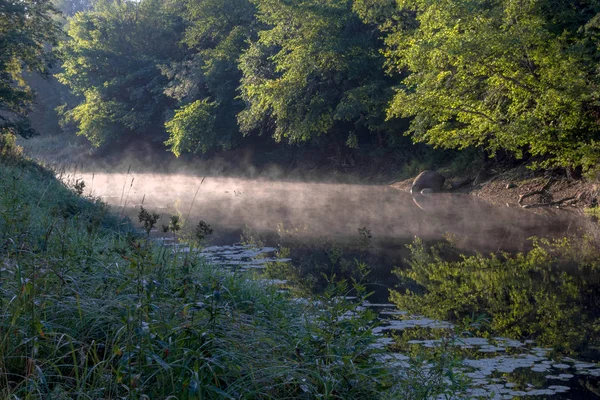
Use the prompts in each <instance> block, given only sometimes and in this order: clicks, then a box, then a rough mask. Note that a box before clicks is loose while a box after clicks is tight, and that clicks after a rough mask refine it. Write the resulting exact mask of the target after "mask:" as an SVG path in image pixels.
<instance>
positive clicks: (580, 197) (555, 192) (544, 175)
mask: <svg viewBox="0 0 600 400" xmlns="http://www.w3.org/2000/svg"><path fill="white" fill-rule="evenodd" d="M465 178H470V179H472V181H471V183H469V184H467V185H465V186H462V187H460V188H458V189H452V187H451V185H452V183H453V182H457V181H460V180H461V179H465ZM413 179H414V178H410V179H406V180H403V181H400V182H395V183H393V184H392V185H391V186H392V187H394V188H396V189H399V190H402V191H407V192H408V191H410V187H411V185H412V181H413ZM444 189H445V190H447V191H455V192H459V193H469V194H471V195H473V196H476V197H478V198H480V199H482V200H484V201H486V202H488V203H490V204H493V205H495V206H500V207H521V208H526V209H531V210H541V209H548V208H554V209H561V210H564V211H569V212H575V213H581V214H583V211H584V209H586V208H590V207H595V206H597V205H598V203H599V202H600V184H598V183H597V182H589V181H586V180H585V179H570V178H568V177H566V176H564V175H563V176H561V175H559V174H553V173H551V172H548V171H546V172H533V171H531V170H528V169H527V168H525V167H518V168H514V169H508V170H504V171H495V170H492V171H490V172H488V173H486V176H485V177H484V178H483V179H482V177H481V176H479V177H477V176H453V177H448V178H447V179H446V183H445V185H444Z"/></svg>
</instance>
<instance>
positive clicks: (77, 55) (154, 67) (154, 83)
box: [58, 0, 183, 146]
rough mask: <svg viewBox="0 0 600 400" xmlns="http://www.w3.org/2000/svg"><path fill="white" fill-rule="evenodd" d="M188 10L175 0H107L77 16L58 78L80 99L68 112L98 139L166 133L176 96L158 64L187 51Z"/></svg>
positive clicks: (86, 133)
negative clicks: (184, 17) (184, 48)
mask: <svg viewBox="0 0 600 400" xmlns="http://www.w3.org/2000/svg"><path fill="white" fill-rule="evenodd" d="M181 13H182V11H181V10H180V9H178V2H176V1H174V2H171V1H167V2H163V1H160V0H142V1H140V2H134V1H115V2H113V1H109V0H106V1H99V2H98V3H97V4H96V7H95V8H94V10H93V11H89V12H80V13H77V14H76V15H75V16H74V17H73V18H72V19H71V21H70V24H69V31H68V33H69V36H70V40H68V41H66V42H65V43H63V44H62V45H61V46H60V52H61V55H62V57H63V72H62V73H60V74H59V75H58V77H59V80H60V81H61V82H62V83H64V84H66V85H69V87H70V88H71V90H72V92H73V93H75V94H76V95H78V96H80V98H81V102H80V103H79V104H77V105H76V106H75V107H73V108H71V109H68V110H64V112H65V116H66V119H67V120H69V121H72V122H74V123H75V124H76V125H77V127H78V129H79V134H81V135H84V136H86V137H87V138H88V139H89V140H90V141H91V143H92V144H94V145H95V146H100V145H102V144H104V143H107V142H111V141H113V140H117V139H121V138H130V137H132V136H135V135H143V136H144V138H146V139H147V140H156V139H162V140H164V128H163V124H164V120H165V112H166V110H168V109H169V108H171V107H172V106H173V101H172V99H170V98H169V97H168V96H166V95H165V94H164V90H165V89H166V86H167V84H168V79H167V78H166V77H165V76H164V75H163V74H162V72H161V69H160V67H159V66H160V65H163V64H166V63H169V62H170V61H171V60H176V59H178V58H180V57H181V56H182V51H181V49H180V47H179V46H178V43H179V41H180V40H181V36H182V32H183V22H182V19H181V17H179V15H181Z"/></svg>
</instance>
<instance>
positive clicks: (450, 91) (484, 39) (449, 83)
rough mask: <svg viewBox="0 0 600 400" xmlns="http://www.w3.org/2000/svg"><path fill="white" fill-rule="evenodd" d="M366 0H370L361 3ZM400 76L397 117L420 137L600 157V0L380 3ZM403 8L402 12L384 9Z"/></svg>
mask: <svg viewBox="0 0 600 400" xmlns="http://www.w3.org/2000/svg"><path fill="white" fill-rule="evenodd" d="M360 3H366V1H361V2H360ZM374 3H375V4H376V5H377V6H378V7H379V8H375V9H374V10H375V12H370V13H368V12H366V11H365V12H364V13H363V17H364V18H366V19H367V20H377V19H379V21H378V22H379V26H380V28H381V29H382V30H383V31H384V32H385V33H386V37H385V40H386V44H387V50H386V57H387V59H388V67H389V69H390V71H391V72H393V73H395V74H398V75H400V76H401V77H402V78H403V84H402V85H401V86H400V87H399V88H398V91H397V93H396V95H395V97H394V100H393V101H392V103H391V104H390V106H389V109H388V114H389V116H390V117H400V116H403V117H411V118H412V124H411V128H410V132H411V133H412V135H413V137H414V139H415V140H416V141H423V142H427V143H430V144H432V145H434V146H441V147H452V148H465V147H468V146H483V147H484V148H486V149H488V150H490V151H491V152H492V153H493V152H495V151H496V150H498V149H508V150H510V151H512V152H514V153H515V154H517V155H522V154H523V152H524V151H527V152H529V153H530V154H531V155H534V156H538V155H539V156H544V157H545V161H546V164H545V165H563V166H576V165H583V166H584V167H590V166H593V165H595V164H596V163H597V162H598V161H600V129H599V125H598V122H599V116H600V107H599V103H598V82H599V80H598V69H597V61H598V55H599V53H598V40H597V38H596V37H594V34H593V29H592V25H593V24H594V21H595V17H596V16H597V14H598V12H599V11H600V3H599V2H598V1H596V0H576V1H564V0H523V1H518V2H515V1H510V0H452V1H437V0H398V1H397V2H396V3H397V4H396V5H392V4H390V1H389V0H375V1H374ZM390 7H391V8H393V9H394V12H393V13H391V14H390V15H391V16H392V18H385V17H383V16H382V14H381V13H378V12H377V11H378V10H382V9H386V8H388V9H389V8H390Z"/></svg>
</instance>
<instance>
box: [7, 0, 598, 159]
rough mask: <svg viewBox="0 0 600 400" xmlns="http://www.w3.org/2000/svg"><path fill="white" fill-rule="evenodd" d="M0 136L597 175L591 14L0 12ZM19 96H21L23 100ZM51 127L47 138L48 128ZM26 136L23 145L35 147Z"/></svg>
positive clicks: (368, 5) (428, 7)
mask: <svg viewBox="0 0 600 400" xmlns="http://www.w3.org/2000/svg"><path fill="white" fill-rule="evenodd" d="M1 7H2V11H1V13H2V14H1V15H2V16H3V18H2V21H1V22H0V23H1V24H2V25H1V28H0V29H1V36H0V37H1V43H0V48H2V63H1V64H0V70H1V76H2V95H1V96H0V102H1V103H0V107H1V109H2V115H1V118H2V125H1V127H2V131H3V132H5V133H6V132H11V133H13V134H17V135H22V136H31V135H32V134H34V131H33V129H32V128H31V124H30V123H29V122H28V120H27V112H28V106H29V105H30V104H31V103H32V102H34V101H36V100H35V93H34V92H35V91H34V90H32V88H31V86H35V85H31V82H34V81H35V79H34V77H32V74H31V73H32V72H38V73H41V74H42V75H46V76H48V77H49V79H51V80H52V83H53V84H52V85H50V86H47V87H46V88H45V89H44V90H43V91H41V92H40V93H38V99H37V101H38V103H39V102H41V103H43V107H44V108H45V110H46V112H45V113H44V114H43V115H38V116H36V118H37V119H38V120H40V121H38V123H37V126H43V127H45V128H46V129H48V130H51V129H57V130H60V131H64V132H69V133H71V134H73V133H76V134H77V135H81V136H83V137H85V138H87V140H89V142H90V143H91V144H92V145H93V146H96V147H101V148H102V147H103V146H105V147H106V146H111V145H113V146H114V145H115V144H118V143H127V142H129V141H132V140H137V141H139V140H141V141H146V142H150V143H156V144H159V145H161V146H164V147H165V148H166V149H168V150H169V151H171V152H172V153H174V154H175V155H177V156H179V155H181V154H184V153H198V154H206V153H213V154H214V153H215V152H219V151H221V150H226V149H231V148H235V147H236V146H240V144H241V143H243V140H244V138H250V139H251V140H252V138H255V139H256V140H259V137H260V140H261V141H262V143H265V140H268V141H271V142H274V143H281V144H282V145H286V144H287V145H289V144H292V145H295V146H303V145H307V144H309V145H313V146H317V147H321V148H327V147H328V146H337V147H338V148H339V147H342V148H350V149H359V151H360V149H362V150H363V151H365V152H370V153H369V154H372V156H371V157H377V154H378V153H377V151H373V149H375V150H376V149H396V150H398V151H402V150H404V151H405V150H406V149H409V148H411V147H413V146H414V144H415V143H425V144H427V145H429V146H433V147H436V148H450V149H459V150H463V149H468V148H476V149H479V150H481V151H483V152H484V154H486V155H487V156H490V157H493V156H494V155H496V154H499V153H503V154H510V156H511V157H514V158H516V159H526V160H532V161H533V164H534V165H535V166H537V167H544V168H549V167H557V166H558V167H565V168H571V169H575V168H583V169H584V170H588V169H590V168H594V167H595V166H596V165H597V164H598V161H599V158H600V144H599V138H600V134H599V132H600V130H599V124H598V121H599V118H600V104H599V103H598V102H599V90H600V89H599V86H598V83H599V82H600V75H599V72H600V71H599V70H598V58H599V55H600V50H599V41H598V32H599V30H598V29H599V28H600V25H599V22H600V17H599V15H600V14H598V13H599V12H600V2H598V1H595V0H576V1H568V0H522V1H510V0H493V1H490V0H456V1H443V2H439V1H429V0H307V1H285V0H168V1H159V0H141V1H122V0H96V1H91V0H90V1H86V0H60V1H51V0H43V1H39V0H36V1H33V0H31V1H30V0H19V1H6V0H3V1H2V3H1ZM34 83H35V82H34ZM59 123H60V127H59V126H58V124H59ZM38 130H40V129H38Z"/></svg>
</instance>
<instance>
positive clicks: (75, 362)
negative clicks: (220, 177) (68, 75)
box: [0, 153, 464, 399]
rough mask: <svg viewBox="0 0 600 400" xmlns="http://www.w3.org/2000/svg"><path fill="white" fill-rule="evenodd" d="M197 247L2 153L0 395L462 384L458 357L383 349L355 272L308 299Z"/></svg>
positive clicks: (209, 393) (304, 393) (356, 391)
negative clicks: (153, 232) (425, 360)
mask: <svg viewBox="0 0 600 400" xmlns="http://www.w3.org/2000/svg"><path fill="white" fill-rule="evenodd" d="M76 183H77V182H75V184H76ZM190 245H191V246H194V244H193V242H192V243H190ZM192 254H193V251H192V252H186V251H181V252H179V251H175V249H174V248H173V247H171V246H164V245H160V244H157V243H155V242H154V241H153V240H150V239H148V238H147V237H146V236H145V235H144V234H140V233H136V232H135V231H134V230H132V228H131V224H130V222H128V221H127V220H126V219H123V218H122V217H120V216H119V215H115V214H113V213H112V212H111V211H110V210H109V209H108V207H106V206H105V204H104V203H102V202H100V201H98V200H95V199H93V198H90V197H86V196H84V195H83V194H82V187H81V186H79V187H78V186H77V185H74V187H73V188H70V187H67V186H66V185H65V184H64V183H62V182H60V181H58V180H56V178H55V177H54V175H53V174H52V173H51V172H49V171H47V170H45V169H44V168H42V167H40V166H39V165H37V164H36V163H34V162H32V161H29V160H26V159H24V158H22V157H20V156H12V155H7V154H6V153H5V154H4V155H3V156H2V157H0V266H1V268H0V277H1V280H0V282H1V285H0V315H1V316H2V318H0V354H1V355H2V357H0V397H1V398H19V399H20V398H23V399H25V398H26V399H48V398H74V397H77V398H98V399H99V398H136V399H147V398H177V399H198V398H203V399H204V398H206V399H211V398H212V399H223V398H232V399H233V398H240V397H244V398H314V397H324V398H348V399H349V398H373V399H377V398H394V397H396V398H406V397H414V396H412V395H411V393H415V392H418V393H425V394H426V396H429V395H431V394H432V393H454V392H459V391H460V390H461V389H463V388H464V385H463V378H462V377H461V376H456V379H455V380H450V381H448V380H447V379H443V377H444V376H447V375H448V374H449V372H450V371H451V370H452V368H453V367H454V366H455V364H452V363H447V362H445V361H444V362H443V363H439V364H436V365H437V366H438V368H436V369H434V370H432V369H426V370H422V368H424V367H422V366H420V364H419V363H418V362H415V363H414V365H413V366H412V367H411V368H408V367H407V368H399V367H398V365H396V364H394V365H392V364H390V363H387V362H383V361H382V360H384V359H387V360H389V359H390V357H391V358H392V359H394V356H393V354H392V353H390V352H389V351H388V350H387V347H386V346H385V345H383V346H382V345H378V339H379V337H378V336H376V335H375V334H374V333H373V331H372V328H373V327H375V326H376V324H377V320H376V316H375V314H374V313H373V312H372V311H370V310H368V309H364V308H362V307H361V304H362V302H361V300H362V299H364V298H365V293H364V287H362V286H361V283H360V282H354V283H350V282H347V281H343V280H338V281H332V282H330V285H329V286H328V288H327V290H326V291H325V292H324V293H323V294H322V295H319V296H316V297H314V298H312V299H307V300H302V301H300V300H298V299H294V298H292V297H290V296H289V294H288V293H286V292H281V291H278V290H277V288H276V287H273V286H265V284H264V283H261V282H256V281H254V280H253V279H251V278H252V276H251V275H243V274H240V273H231V272H230V271H227V270H223V269H222V268H217V267H214V266H212V265H210V264H208V263H206V262H205V261H203V260H202V259H200V258H195V257H193V256H192ZM350 294H352V295H353V296H356V297H358V300H357V301H354V300H346V297H347V296H348V295H350ZM349 316H351V318H348V317H349ZM386 354H387V355H389V357H387V358H386V357H382V356H383V355H386ZM430 361H431V362H433V363H436V361H435V359H431V360H430ZM419 371H420V372H419ZM423 374H425V375H423ZM434 375H435V376H434ZM438 375H439V376H438ZM423 376H428V377H429V378H430V379H429V380H428V382H427V383H424V382H423V379H422V378H423ZM414 398H427V397H418V396H417V397H414Z"/></svg>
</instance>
